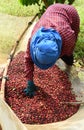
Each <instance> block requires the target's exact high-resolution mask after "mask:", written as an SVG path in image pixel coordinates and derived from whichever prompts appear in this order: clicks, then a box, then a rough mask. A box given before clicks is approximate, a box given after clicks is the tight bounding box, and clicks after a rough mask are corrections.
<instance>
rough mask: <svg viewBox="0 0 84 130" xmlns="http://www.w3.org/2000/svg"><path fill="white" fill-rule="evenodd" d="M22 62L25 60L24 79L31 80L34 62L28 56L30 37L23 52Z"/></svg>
mask: <svg viewBox="0 0 84 130" xmlns="http://www.w3.org/2000/svg"><path fill="white" fill-rule="evenodd" d="M24 62H25V76H26V79H27V80H32V81H33V71H34V63H33V61H32V59H31V56H30V39H29V41H28V44H27V50H26V52H25V56H24Z"/></svg>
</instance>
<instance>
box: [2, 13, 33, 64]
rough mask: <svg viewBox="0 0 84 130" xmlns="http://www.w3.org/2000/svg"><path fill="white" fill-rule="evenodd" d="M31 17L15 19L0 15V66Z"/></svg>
mask: <svg viewBox="0 0 84 130" xmlns="http://www.w3.org/2000/svg"><path fill="white" fill-rule="evenodd" d="M32 18H33V16H32V17H17V16H11V15H7V14H0V64H4V63H5V62H6V60H7V58H8V55H9V53H10V51H11V48H12V46H13V45H14V44H15V42H16V41H17V40H18V38H19V37H20V35H21V34H22V32H23V31H24V29H25V28H26V27H27V25H28V22H30V21H31V19H32Z"/></svg>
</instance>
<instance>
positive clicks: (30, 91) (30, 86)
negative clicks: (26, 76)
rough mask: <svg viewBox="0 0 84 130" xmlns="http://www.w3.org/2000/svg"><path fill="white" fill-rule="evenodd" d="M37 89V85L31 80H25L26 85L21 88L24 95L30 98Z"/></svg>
mask: <svg viewBox="0 0 84 130" xmlns="http://www.w3.org/2000/svg"><path fill="white" fill-rule="evenodd" d="M36 90H37V87H36V86H35V84H34V83H33V81H27V87H26V88H25V89H24V90H23V91H24V93H25V94H26V96H29V97H30V98H32V97H33V96H34V95H35V91H36Z"/></svg>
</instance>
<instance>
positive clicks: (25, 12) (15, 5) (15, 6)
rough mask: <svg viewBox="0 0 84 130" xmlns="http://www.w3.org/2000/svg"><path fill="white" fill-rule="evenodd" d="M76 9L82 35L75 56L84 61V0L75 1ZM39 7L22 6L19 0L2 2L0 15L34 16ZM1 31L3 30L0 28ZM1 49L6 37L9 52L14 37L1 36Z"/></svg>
mask: <svg viewBox="0 0 84 130" xmlns="http://www.w3.org/2000/svg"><path fill="white" fill-rule="evenodd" d="M73 5H74V6H75V8H76V9H77V10H78V13H79V15H80V33H79V37H78V41H77V44H76V48H75V52H74V56H75V59H76V60H80V59H82V61H84V0H75V2H74V4H73ZM38 10H39V9H38V6H37V5H31V6H27V7H26V6H22V5H21V4H20V3H19V2H18V0H2V1H0V13H4V14H10V15H15V16H19V17H20V16H22V17H23V16H24V17H27V16H34V15H35V14H36V13H37V12H38ZM0 30H1V28H0ZM3 32H4V31H3ZM0 37H1V38H0V42H1V43H0V48H1V45H2V44H3V47H2V50H3V48H4V42H5V40H3V41H2V39H4V37H6V39H7V43H6V44H7V46H8V48H7V47H6V50H8V51H9V48H10V46H11V45H10V44H11V43H10V42H9V39H11V41H12V37H10V36H8V37H7V36H5V34H3V36H2V35H1V34H0Z"/></svg>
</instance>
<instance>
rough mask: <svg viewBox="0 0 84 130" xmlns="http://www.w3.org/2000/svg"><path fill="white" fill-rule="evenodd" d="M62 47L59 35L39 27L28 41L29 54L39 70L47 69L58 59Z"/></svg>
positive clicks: (54, 31) (50, 29)
mask: <svg viewBox="0 0 84 130" xmlns="http://www.w3.org/2000/svg"><path fill="white" fill-rule="evenodd" d="M61 47H62V39H61V36H60V34H59V33H58V32H57V31H56V30H54V29H52V28H49V29H46V28H44V27H41V28H40V29H39V30H38V31H37V32H36V33H35V34H34V36H33V37H32V39H31V41H30V54H31V58H32V60H33V62H34V63H35V65H37V66H38V67H39V68H40V69H44V70H45V69H48V68H49V67H51V66H53V65H54V64H55V62H56V60H57V59H58V58H59V56H60V53H61Z"/></svg>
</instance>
